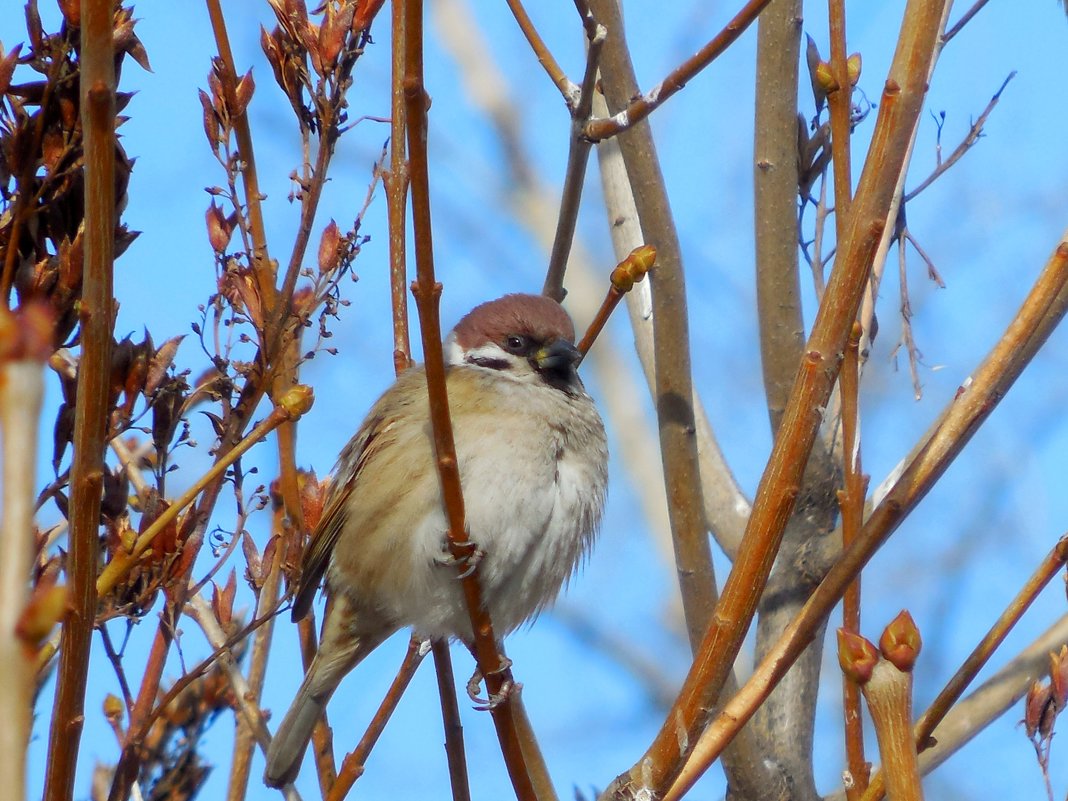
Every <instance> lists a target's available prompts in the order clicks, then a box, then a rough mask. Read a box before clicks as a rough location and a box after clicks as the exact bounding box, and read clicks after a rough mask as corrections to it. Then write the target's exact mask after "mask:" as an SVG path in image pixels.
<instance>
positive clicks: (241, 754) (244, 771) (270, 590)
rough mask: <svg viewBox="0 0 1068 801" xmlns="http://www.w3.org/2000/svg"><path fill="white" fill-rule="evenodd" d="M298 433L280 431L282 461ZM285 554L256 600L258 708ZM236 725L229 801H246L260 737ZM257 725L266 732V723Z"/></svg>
mask: <svg viewBox="0 0 1068 801" xmlns="http://www.w3.org/2000/svg"><path fill="white" fill-rule="evenodd" d="M295 430H296V426H295V425H294V424H293V423H288V424H286V425H285V427H284V428H283V427H279V431H278V444H279V450H280V454H279V456H280V461H281V460H282V459H283V458H284V457H285V456H286V455H287V454H288V455H289V456H290V457H292V455H293V451H292V449H291V448H289V447H286V446H285V444H284V443H285V442H286V440H287V436H286V435H285V434H284V433H283V432H285V431H288V432H295ZM290 470H291V471H292V475H293V478H294V484H295V483H296V481H295V479H296V476H297V471H296V465H290ZM285 475H286V469H285V467H284V466H283V469H282V476H283V479H282V481H281V482H280V483H284V477H285ZM289 508H297V509H299V508H300V502H299V499H298V500H297V504H296V507H290V505H289V504H287V503H284V502H283V503H282V504H280V505H278V506H277V507H276V508H275V511H274V526H273V528H274V532H273V536H276V537H277V536H283V537H284V536H285V530H286V525H287V524H286V522H285V520H284V513H283V512H284V510H288V509H289ZM290 525H293V524H290ZM285 552H286V549H285V548H284V547H283V546H282V545H281V543H276V545H275V548H274V556H273V559H272V560H271V566H270V569H269V570H268V572H267V576H266V578H265V579H264V582H263V585H262V586H261V587H260V591H259V596H258V598H257V599H256V612H255V614H254V615H253V618H254V619H264V620H265V622H264V624H263V625H262V626H260V627H259V628H258V629H256V634H255V635H254V637H253V640H252V654H251V658H250V659H249V668H248V682H247V685H248V686H247V688H246V695H245V699H243V700H247V701H251V702H253V703H255V704H257V705H259V703H260V697H261V695H262V693H263V680H264V677H265V676H266V673H267V657H268V654H269V652H270V650H271V639H272V636H273V634H274V618H273V617H272V613H273V612H274V610H275V609H276V608H277V607H278V589H279V587H280V586H281V583H282V559H283V557H284V556H285ZM234 669H235V670H238V668H237V667H236V666H234ZM236 722H237V726H236V728H235V731H234V752H233V753H234V756H233V761H232V762H231V763H230V785H229V788H228V789H227V796H226V797H227V801H242V799H244V798H245V797H246V796H247V795H248V780H249V773H250V771H251V767H252V752H253V748H254V747H255V745H256V738H257V734H258V732H257V731H256V728H254V727H253V725H252V724H251V723H250V722H249V721H248V720H247V719H246V718H245V717H244V716H243V715H238V716H237V721H236ZM257 722H258V723H259V726H260V727H261V728H262V726H263V723H262V721H257Z"/></svg>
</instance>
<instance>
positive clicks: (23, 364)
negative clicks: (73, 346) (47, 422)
mask: <svg viewBox="0 0 1068 801" xmlns="http://www.w3.org/2000/svg"><path fill="white" fill-rule="evenodd" d="M25 325H26V323H25V320H18V321H17V322H16V321H15V320H14V319H12V317H11V315H9V314H8V313H7V312H6V311H0V328H7V327H8V326H11V327H12V328H14V327H15V326H18V327H23V326H25ZM31 330H32V327H31ZM8 333H10V329H9V330H8V331H5V335H6V334H8ZM42 345H43V346H44V348H43V349H42V347H41V346H42ZM50 349H51V343H50V342H49V341H48V339H47V338H44V341H43V342H40V343H37V344H36V346H35V347H34V349H33V351H34V352H33V353H32V355H31V354H30V353H27V354H18V355H15V354H6V355H7V356H9V357H10V361H7V360H6V359H5V360H4V361H2V363H0V436H2V437H3V454H2V456H0V458H2V460H3V463H2V468H3V477H2V480H0V484H2V487H3V508H2V510H0V550H2V551H3V554H4V558H3V559H0V664H2V665H4V670H5V673H6V675H5V677H4V681H2V682H0V715H2V716H3V720H4V725H3V726H2V727H0V776H3V777H4V782H5V784H6V786H7V792H8V793H10V795H11V797H12V798H19V799H21V798H25V797H26V747H27V745H28V744H29V740H30V728H31V725H32V709H33V695H34V685H35V681H34V665H33V657H34V654H33V652H32V650H31V649H29V648H27V646H30V645H35V643H34V644H31V643H25V642H24V641H23V640H22V637H20V636H19V633H18V629H17V626H18V623H19V618H20V616H21V614H22V612H23V609H25V607H26V601H27V594H28V591H29V584H28V583H27V580H28V577H29V576H30V574H31V568H32V565H33V505H34V498H35V496H36V492H35V490H34V477H35V476H36V474H37V472H36V465H35V461H36V455H37V434H38V424H39V417H40V414H41V397H42V395H43V394H44V379H43V376H42V364H41V362H42V361H43V358H45V357H46V356H47V351H48V350H50ZM42 350H43V352H42ZM0 358H2V357H0Z"/></svg>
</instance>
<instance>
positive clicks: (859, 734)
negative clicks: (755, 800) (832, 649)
mask: <svg viewBox="0 0 1068 801" xmlns="http://www.w3.org/2000/svg"><path fill="white" fill-rule="evenodd" d="M861 334H862V330H861V327H860V323H854V324H853V331H852V333H851V334H850V335H849V343H848V345H847V346H846V351H845V360H844V361H843V363H842V372H841V373H840V374H839V376H838V385H839V387H840V389H841V397H842V452H843V458H844V461H845V466H844V480H843V489H842V490H841V491H840V492H839V495H838V502H839V504H840V505H841V507H842V546H843V547H845V548H848V547H849V546H850V545H851V544H852V543H853V541H854V540H856V539H857V537H858V536H859V535H860V531H861V527H862V526H863V524H864V499H865V497H866V496H867V492H868V478H867V476H865V475H864V472H863V469H862V467H861V458H860V397H859V396H860V354H859V352H858V350H859V347H860V338H861ZM842 629H843V630H844V631H846V632H848V633H851V634H859V633H860V574H859V573H858V574H857V576H856V578H855V579H853V581H851V582H849V586H848V587H847V588H846V591H845V595H844V598H843V602H842ZM842 712H843V717H844V730H845V750H846V767H847V769H848V771H849V775H850V777H851V779H852V781H851V782H850V783H849V785H848V792H849V801H854V800H855V799H856V798H858V797H859V796H860V794H861V793H863V792H864V789H865V788H866V787H867V786H868V774H869V771H870V770H871V765H870V764H869V763H868V761H867V760H866V759H865V758H864V722H863V720H862V719H861V716H860V687H858V686H857V683H856V682H855V681H853V680H852V679H850V678H849V677H848V676H845V675H843V681H842Z"/></svg>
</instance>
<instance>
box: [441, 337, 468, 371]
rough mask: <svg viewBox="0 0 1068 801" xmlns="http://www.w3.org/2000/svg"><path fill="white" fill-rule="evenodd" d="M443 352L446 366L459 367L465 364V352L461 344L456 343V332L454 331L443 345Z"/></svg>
mask: <svg viewBox="0 0 1068 801" xmlns="http://www.w3.org/2000/svg"><path fill="white" fill-rule="evenodd" d="M441 351H442V353H443V354H444V356H445V364H448V365H457V364H463V363H464V351H463V348H461V347H460V343H459V342H457V341H456V332H455V331H452V332H450V333H449V335H448V336H447V337H445V341H444V342H443V343H442V344H441Z"/></svg>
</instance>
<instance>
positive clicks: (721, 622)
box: [608, 0, 948, 797]
mask: <svg viewBox="0 0 1068 801" xmlns="http://www.w3.org/2000/svg"><path fill="white" fill-rule="evenodd" d="M946 2H948V0H910V2H909V3H908V4H907V6H906V8H905V11H904V18H903V21H902V28H901V35H900V38H899V42H898V48H897V52H896V53H895V56H894V61H893V64H892V65H891V68H890V73H889V76H888V78H887V81H886V85H885V89H884V92H883V99H882V102H881V104H880V107H879V118H878V120H877V122H876V125H875V131H874V133H873V137H872V145H871V150H870V157H869V159H868V162H867V164H866V165H865V170H864V174H863V175H862V177H861V180H860V185H859V187H858V190H857V199H856V201H855V203H854V205H853V212H852V213H851V215H850V221H849V227H848V229H847V234H846V237H845V239H844V240H843V249H842V251H840V252H839V263H838V265H837V266H836V269H835V270H834V272H833V273H832V274H831V280H830V282H829V283H828V285H827V289H826V291H825V293H824V296H823V301H822V303H821V304H820V308H819V312H818V314H817V316H816V321H815V323H814V325H813V330H812V334H811V336H810V337H809V340H808V342H807V344H806V348H805V355H804V358H803V360H802V365H801V369H800V370H799V372H798V374H797V378H796V380H795V382H794V386H793V389H792V390H791V392H790V400H789V402H788V404H787V408H786V412H785V414H784V415H783V419H782V423H781V425H780V428H779V432H778V435H777V436H776V438H775V444H774V447H773V448H772V453H771V457H770V458H769V461H768V466H767V468H766V470H765V472H764V475H763V477H762V478H761V481H760V484H759V486H758V489H757V495H756V499H755V502H754V504H753V512H752V514H751V515H750V518H749V522H748V525H747V527H746V535H745V537H743V539H742V545H741V548H740V549H739V552H738V556H737V557H736V558H735V560H734V568H733V570H732V571H731V574H730V575H729V576H728V578H727V581H726V583H725V585H724V587H723V592H722V595H721V596H720V600H719V603H718V605H717V608H716V614H715V615H714V616H713V617H712V622H711V625H709V627H708V630H707V632H705V636H704V638H703V640H702V642H701V646H700V649H699V652H698V653H697V655H696V657H695V660H694V664H693V666H692V667H691V669H690V672H689V674H688V675H687V677H686V681H685V682H684V684H683V688H682V691H681V692H680V694H679V698H678V700H677V702H676V704H675V705H674V706H673V707H672V709H671V710H670V711H669V712H668V715H667V718H666V720H665V722H664V724H663V726H662V727H661V729H660V731H659V733H658V734H657V736H656V738H655V740H654V742H653V743H652V744H651V745H650V747H649V749H648V750H647V751H646V754H645V755H644V756H643V757H642V758H641V759H640V760H639V761H638V762H637V763H636V764H635V765H634V766H633V767H632V768H631V770H630V771H629V772H628V773H626V774H624V775H622V776H620V777H618V778H617V780H616V782H615V783H614V784H613V786H612V787H611V788H610V789H609V791H608V793H609V795H612V794H615V795H617V796H619V797H633V796H634V794H635V793H640V792H643V791H644V790H646V789H649V790H651V791H652V792H653V793H654V794H662V793H663V792H664V791H665V790H667V788H668V787H669V786H670V785H671V784H672V783H673V781H674V779H675V777H676V776H677V775H678V772H679V771H680V770H681V768H682V760H683V758H684V756H685V753H686V752H687V751H688V750H689V748H691V747H692V744H693V743H695V742H696V741H697V737H698V734H699V733H700V731H701V729H702V728H703V727H704V725H705V723H706V718H707V712H706V710H708V709H709V708H711V707H712V706H713V705H714V704H715V702H716V700H717V699H718V697H719V693H720V690H721V688H722V687H723V685H724V682H726V680H727V678H728V676H729V674H730V671H731V666H732V665H733V663H734V660H735V657H736V656H737V654H738V651H739V650H740V648H741V645H742V640H743V638H744V636H745V633H746V631H747V630H748V629H749V625H750V623H751V621H752V618H753V614H754V613H755V611H756V605H757V602H758V599H759V597H760V595H761V592H762V590H763V588H764V586H765V585H766V582H767V579H768V575H769V574H770V572H771V568H772V566H773V564H774V561H775V557H776V555H777V553H778V548H779V545H780V544H781V541H782V535H783V532H784V531H785V527H786V524H787V522H788V521H789V519H790V516H791V515H792V513H793V510H794V504H795V501H796V499H797V492H798V488H799V487H800V486H801V485H802V480H803V475H804V471H805V468H806V465H807V463H808V455H809V453H810V452H811V450H812V446H813V443H814V442H815V439H816V436H817V434H818V431H819V426H820V422H821V420H822V414H821V410H823V409H825V408H826V407H827V402H828V399H829V398H830V395H831V390H832V388H833V386H834V381H835V379H836V378H837V375H838V369H839V362H840V358H841V356H840V354H841V353H842V351H843V350H844V348H845V344H846V339H847V338H848V336H849V332H850V329H851V327H852V323H853V320H854V318H855V317H856V313H857V307H858V305H859V303H860V297H861V293H862V291H863V287H864V285H865V282H866V280H867V277H868V272H869V268H870V265H871V258H872V256H873V255H874V250H875V246H876V245H877V243H878V238H879V234H880V233H881V232H882V228H883V226H884V225H885V220H886V217H885V215H886V210H887V208H888V206H889V204H890V200H891V198H892V196H893V191H894V186H895V185H896V180H897V176H898V174H899V171H900V168H901V166H902V164H903V163H904V159H905V154H906V152H907V150H908V146H909V142H910V140H911V134H912V130H913V127H914V125H915V123H916V120H917V119H918V117H919V113H920V109H921V108H922V105H923V100H924V96H925V93H926V88H927V75H928V68H929V67H930V64H931V62H932V60H933V55H934V50H935V47H936V41H937V34H938V28H939V22H940V20H941V19H942V14H943V11H944V8H945V4H946ZM610 49H611V48H609V50H610ZM658 250H659V244H658ZM654 287H655V284H654ZM658 366H659V360H658Z"/></svg>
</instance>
